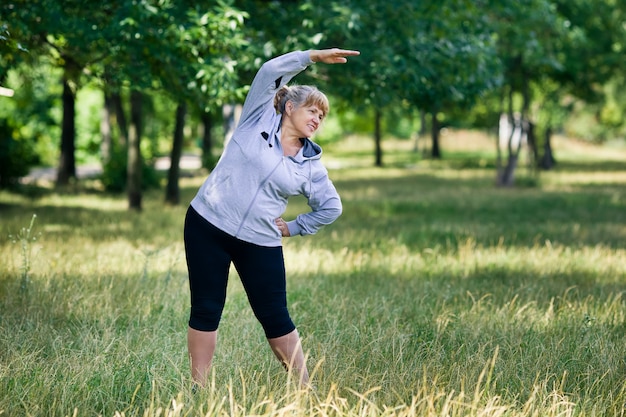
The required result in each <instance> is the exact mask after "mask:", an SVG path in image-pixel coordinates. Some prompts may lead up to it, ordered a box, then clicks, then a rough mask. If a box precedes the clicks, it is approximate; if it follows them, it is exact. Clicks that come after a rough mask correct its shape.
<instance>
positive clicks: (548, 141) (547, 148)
mask: <svg viewBox="0 0 626 417" xmlns="http://www.w3.org/2000/svg"><path fill="white" fill-rule="evenodd" d="M554 165H556V159H554V154H553V153H552V127H551V126H548V127H546V131H545V136H544V141H543V157H542V158H541V168H543V169H545V170H546V171H547V170H550V169H552V168H554Z"/></svg>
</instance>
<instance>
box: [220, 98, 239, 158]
mask: <svg viewBox="0 0 626 417" xmlns="http://www.w3.org/2000/svg"><path fill="white" fill-rule="evenodd" d="M240 115H241V105H239V104H225V105H224V106H222V117H223V120H224V148H225V147H226V145H227V144H228V141H229V140H230V138H231V137H232V136H233V133H234V132H235V128H236V127H237V123H238V121H239V116H240Z"/></svg>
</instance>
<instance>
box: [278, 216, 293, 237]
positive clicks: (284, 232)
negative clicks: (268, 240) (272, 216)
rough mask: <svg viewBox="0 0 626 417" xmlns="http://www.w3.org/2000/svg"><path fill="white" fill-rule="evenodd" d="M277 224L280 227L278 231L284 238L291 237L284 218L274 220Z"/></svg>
mask: <svg viewBox="0 0 626 417" xmlns="http://www.w3.org/2000/svg"><path fill="white" fill-rule="evenodd" d="M274 221H275V222H276V226H278V230H280V234H281V235H282V236H283V237H289V236H291V234H290V233H289V227H287V222H286V221H284V220H283V218H282V217H279V218H277V219H276V220H274Z"/></svg>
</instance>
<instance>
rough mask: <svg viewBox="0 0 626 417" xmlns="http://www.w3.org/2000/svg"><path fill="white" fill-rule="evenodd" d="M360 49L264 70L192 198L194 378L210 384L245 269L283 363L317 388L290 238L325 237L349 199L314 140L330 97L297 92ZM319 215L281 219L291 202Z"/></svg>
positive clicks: (284, 59) (188, 239)
mask: <svg viewBox="0 0 626 417" xmlns="http://www.w3.org/2000/svg"><path fill="white" fill-rule="evenodd" d="M356 55H359V52H358V51H350V50H343V49H337V48H333V49H324V50H311V51H296V52H290V53H288V54H285V55H282V56H279V57H277V58H274V59H272V60H270V61H268V62H266V63H265V64H263V66H262V67H261V69H260V70H259V72H258V73H257V75H256V77H255V78H254V80H253V82H252V85H251V87H250V91H249V93H248V96H247V97H246V101H245V103H244V106H243V110H242V114H241V118H240V122H239V124H238V126H237V129H236V130H235V132H234V134H233V136H232V139H231V140H230V141H229V143H228V145H227V146H226V149H225V150H224V152H223V154H222V156H221V158H220V160H219V162H218V164H217V166H216V167H215V169H214V170H213V172H212V173H211V174H210V175H209V176H208V178H207V179H206V181H205V182H204V184H203V185H202V186H201V187H200V190H199V191H198V193H197V195H196V196H195V197H194V199H193V200H192V201H191V204H190V207H189V209H188V211H187V216H186V218H185V252H186V257H187V267H188V271H189V286H190V290H191V314H190V319H189V328H188V333H187V343H188V348H189V355H190V359H191V372H192V377H193V379H194V381H195V382H196V383H197V384H199V385H201V386H202V385H204V384H205V383H206V380H207V376H208V373H209V370H210V367H211V361H212V359H213V353H214V351H215V345H216V342H217V328H218V325H219V321H220V318H221V314H222V310H223V308H224V302H225V299H226V286H227V280H228V271H229V268H230V264H231V262H232V263H233V265H234V266H235V268H236V270H237V272H238V274H239V276H240V278H241V281H242V283H243V286H244V288H245V290H246V293H247V296H248V300H249V302H250V305H251V307H252V310H253V311H254V314H255V316H256V317H257V319H258V320H259V322H260V323H261V325H262V326H263V329H264V331H265V335H266V337H267V340H268V342H269V344H270V346H271V348H272V351H273V352H274V354H275V355H276V357H277V358H278V359H279V360H280V361H281V362H282V363H283V364H284V366H285V367H286V368H287V369H289V370H293V371H294V372H295V373H296V376H297V377H298V378H299V383H300V385H301V386H306V385H307V384H308V380H309V375H308V371H307V368H306V364H305V359H304V354H303V351H302V346H301V344H300V337H299V336H298V331H297V330H296V326H295V325H294V324H293V322H292V320H291V318H290V316H289V312H288V310H287V297H286V283H285V266H284V259H283V252H282V246H281V238H282V237H289V236H295V235H307V234H313V233H316V232H317V231H318V230H319V229H320V228H321V227H322V226H324V225H327V224H329V223H332V222H333V221H334V220H335V219H336V218H337V217H339V215H340V214H341V200H340V198H339V195H338V194H337V191H336V190H335V187H334V186H333V184H332V182H331V181H330V179H329V178H328V173H327V171H326V169H325V168H324V166H323V165H322V164H321V162H320V157H321V155H322V149H321V148H320V147H319V146H318V145H317V144H315V143H314V142H312V141H311V140H310V139H309V138H310V137H311V136H312V135H313V134H314V133H315V132H316V131H317V130H318V128H319V126H320V124H321V123H322V120H323V119H324V117H325V116H326V114H327V113H328V100H327V98H326V96H325V95H324V94H323V93H321V92H320V91H318V90H317V89H316V88H315V87H311V86H295V87H287V86H286V84H287V83H288V82H289V81H290V80H291V79H292V78H293V77H294V76H295V75H297V74H298V73H299V72H301V71H303V70H304V69H306V67H307V66H309V65H311V64H313V63H315V62H323V63H326V64H343V63H346V62H347V58H346V57H348V56H356ZM295 195H304V196H305V197H306V198H307V199H308V204H309V206H310V207H311V211H310V212H308V213H304V214H300V215H298V216H297V217H296V219H295V220H292V221H285V220H283V219H282V218H281V217H280V216H281V215H282V213H284V211H285V208H286V206H287V199H288V198H289V197H290V196H295Z"/></svg>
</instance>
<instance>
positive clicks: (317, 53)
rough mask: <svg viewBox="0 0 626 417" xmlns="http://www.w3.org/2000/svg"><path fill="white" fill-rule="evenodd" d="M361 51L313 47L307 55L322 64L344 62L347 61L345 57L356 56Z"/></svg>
mask: <svg viewBox="0 0 626 417" xmlns="http://www.w3.org/2000/svg"><path fill="white" fill-rule="evenodd" d="M360 54H361V52H359V51H353V50H350V49H339V48H331V49H313V50H311V51H310V52H309V57H310V58H311V61H313V62H323V63H324V64H345V63H346V62H348V60H347V59H346V57H348V56H357V55H360Z"/></svg>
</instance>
